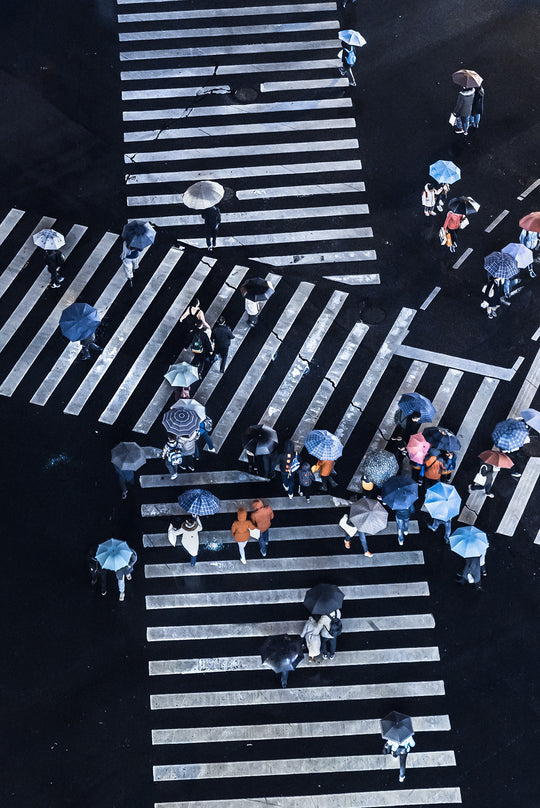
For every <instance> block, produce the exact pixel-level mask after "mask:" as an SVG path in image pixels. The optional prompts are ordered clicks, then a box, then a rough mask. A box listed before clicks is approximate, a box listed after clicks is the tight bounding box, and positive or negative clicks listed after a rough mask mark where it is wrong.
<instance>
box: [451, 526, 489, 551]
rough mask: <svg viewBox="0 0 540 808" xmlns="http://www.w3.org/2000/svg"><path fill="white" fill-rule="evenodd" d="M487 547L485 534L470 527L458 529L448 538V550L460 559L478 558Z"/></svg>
mask: <svg viewBox="0 0 540 808" xmlns="http://www.w3.org/2000/svg"><path fill="white" fill-rule="evenodd" d="M488 547H489V542H488V537H487V536H486V534H485V533H484V532H483V531H482V530H478V528H477V527H473V526H472V525H466V527H458V529H457V530H455V531H454V532H453V533H452V535H451V536H450V549H451V550H453V552H454V553H457V555H459V556H461V557H462V558H480V557H481V556H483V555H484V553H485V552H486V550H487V548H488Z"/></svg>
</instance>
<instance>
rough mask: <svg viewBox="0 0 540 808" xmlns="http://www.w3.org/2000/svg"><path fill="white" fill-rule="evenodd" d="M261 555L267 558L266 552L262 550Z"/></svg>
mask: <svg viewBox="0 0 540 808" xmlns="http://www.w3.org/2000/svg"><path fill="white" fill-rule="evenodd" d="M261 555H262V557H263V558H266V550H265V551H264V552H263V551H262V550H261Z"/></svg>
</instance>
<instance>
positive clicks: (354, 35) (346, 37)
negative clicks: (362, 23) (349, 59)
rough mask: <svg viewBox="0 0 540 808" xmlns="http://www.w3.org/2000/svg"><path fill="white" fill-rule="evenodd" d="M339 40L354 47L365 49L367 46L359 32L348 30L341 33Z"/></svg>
mask: <svg viewBox="0 0 540 808" xmlns="http://www.w3.org/2000/svg"><path fill="white" fill-rule="evenodd" d="M339 38H340V39H341V41H342V42H346V43H347V45H354V46H355V47H358V48H363V47H364V45H365V44H366V40H365V39H364V37H363V36H362V34H359V33H358V31H354V30H352V29H346V30H345V31H340V32H339Z"/></svg>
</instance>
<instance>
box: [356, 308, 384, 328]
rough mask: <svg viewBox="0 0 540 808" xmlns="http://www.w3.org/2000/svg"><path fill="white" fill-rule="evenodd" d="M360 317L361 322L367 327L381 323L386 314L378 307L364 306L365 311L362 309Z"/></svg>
mask: <svg viewBox="0 0 540 808" xmlns="http://www.w3.org/2000/svg"><path fill="white" fill-rule="evenodd" d="M360 317H361V319H362V322H364V323H367V325H376V324H377V323H382V321H383V320H384V318H385V317H386V312H385V311H384V309H381V308H380V307H379V306H366V307H365V309H362V312H361V314H360Z"/></svg>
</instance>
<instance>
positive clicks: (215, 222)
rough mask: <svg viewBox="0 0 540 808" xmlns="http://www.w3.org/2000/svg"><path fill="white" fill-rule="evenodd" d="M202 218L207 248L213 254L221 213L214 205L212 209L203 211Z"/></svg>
mask: <svg viewBox="0 0 540 808" xmlns="http://www.w3.org/2000/svg"><path fill="white" fill-rule="evenodd" d="M201 216H202V217H203V219H204V229H205V236H206V246H207V247H208V249H209V250H210V252H212V250H213V249H214V247H215V246H216V236H217V231H218V228H219V224H220V222H221V211H220V209H219V208H218V206H217V205H212V207H211V208H206V209H205V210H202V211H201Z"/></svg>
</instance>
